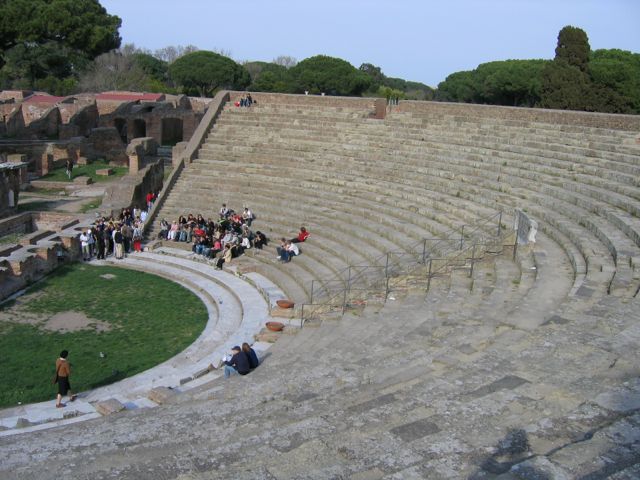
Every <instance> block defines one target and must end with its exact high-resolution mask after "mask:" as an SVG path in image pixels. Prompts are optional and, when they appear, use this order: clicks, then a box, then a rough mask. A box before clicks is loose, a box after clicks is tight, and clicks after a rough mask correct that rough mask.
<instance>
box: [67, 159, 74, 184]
mask: <svg viewBox="0 0 640 480" xmlns="http://www.w3.org/2000/svg"><path fill="white" fill-rule="evenodd" d="M71 172H73V160H72V159H70V158H67V177H69V180H71Z"/></svg>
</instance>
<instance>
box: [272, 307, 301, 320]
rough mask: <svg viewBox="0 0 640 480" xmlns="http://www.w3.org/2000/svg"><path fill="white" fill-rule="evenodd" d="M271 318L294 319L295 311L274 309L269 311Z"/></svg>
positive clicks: (291, 309)
mask: <svg viewBox="0 0 640 480" xmlns="http://www.w3.org/2000/svg"><path fill="white" fill-rule="evenodd" d="M271 316H272V317H274V318H294V317H295V316H296V311H295V310H294V309H293V308H280V307H275V308H272V309H271Z"/></svg>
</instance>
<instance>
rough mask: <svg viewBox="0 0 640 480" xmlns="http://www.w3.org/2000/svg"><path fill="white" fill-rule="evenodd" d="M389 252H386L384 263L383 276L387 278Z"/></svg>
mask: <svg viewBox="0 0 640 480" xmlns="http://www.w3.org/2000/svg"><path fill="white" fill-rule="evenodd" d="M390 254H391V252H387V257H386V260H385V263H384V276H385V278H389V255H390Z"/></svg>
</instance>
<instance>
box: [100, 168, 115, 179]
mask: <svg viewBox="0 0 640 480" xmlns="http://www.w3.org/2000/svg"><path fill="white" fill-rule="evenodd" d="M96 175H100V176H103V177H108V176H109V175H113V168H99V169H97V170H96Z"/></svg>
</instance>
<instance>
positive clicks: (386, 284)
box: [384, 277, 389, 303]
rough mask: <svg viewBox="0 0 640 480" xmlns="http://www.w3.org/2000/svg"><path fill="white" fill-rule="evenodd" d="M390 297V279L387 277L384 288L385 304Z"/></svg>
mask: <svg viewBox="0 0 640 480" xmlns="http://www.w3.org/2000/svg"><path fill="white" fill-rule="evenodd" d="M388 296H389V277H387V279H386V281H385V286H384V303H387V297H388Z"/></svg>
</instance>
